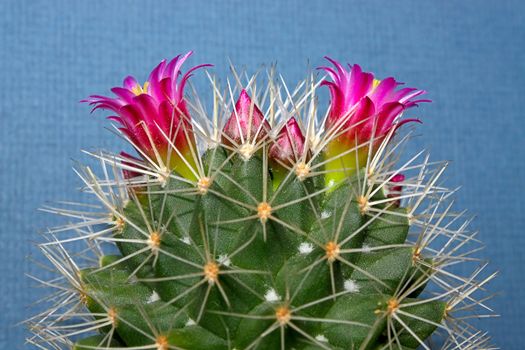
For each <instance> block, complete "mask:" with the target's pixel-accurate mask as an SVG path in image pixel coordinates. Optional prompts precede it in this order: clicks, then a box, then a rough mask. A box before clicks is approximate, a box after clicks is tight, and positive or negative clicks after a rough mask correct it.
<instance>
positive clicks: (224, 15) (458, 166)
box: [0, 0, 525, 349]
mask: <svg viewBox="0 0 525 350" xmlns="http://www.w3.org/2000/svg"><path fill="white" fill-rule="evenodd" d="M523 13H525V3H524V2H523V1H520V0H515V1H481V0H468V1H467V0H464V1H367V2H364V1H348V0H341V1H304V0H293V1H257V2H247V1H158V0H157V1H150V2H146V1H140V2H139V1H122V0H121V1H112V2H109V1H108V2H102V1H93V0H90V1H71V0H59V1H37V0H31V1H29V0H28V1H21V0H3V1H1V2H0V38H1V39H0V40H1V45H0V82H1V85H0V86H1V87H0V115H1V127H0V140H1V141H0V150H1V152H0V160H1V162H0V166H1V168H0V184H1V186H2V190H1V191H0V198H1V202H0V234H1V239H0V249H1V253H0V269H1V271H0V276H1V277H0V281H1V282H0V325H1V330H0V348H2V349H18V348H22V347H23V341H24V337H25V335H26V332H25V330H24V329H23V327H19V326H15V324H16V323H17V322H19V321H21V320H23V319H24V318H26V317H28V316H29V315H30V314H31V310H28V309H27V308H26V306H27V305H28V304H29V303H30V302H31V301H34V300H35V299H36V298H37V297H38V296H41V295H42V294H41V293H42V291H41V290H39V289H35V288H32V285H33V283H32V282H31V281H30V280H29V279H28V278H25V277H24V273H29V274H35V273H36V274H40V273H41V272H40V271H41V270H40V269H38V268H37V267H36V265H35V264H34V263H33V262H31V260H30V259H27V256H28V255H30V254H34V253H35V250H34V249H32V248H31V243H30V241H34V240H37V239H38V235H37V231H39V230H42V229H43V228H45V227H46V226H51V225H55V224H57V223H59V220H58V219H57V218H55V217H52V216H49V215H45V214H42V213H39V212H37V211H36V208H38V207H39V206H40V205H41V204H43V203H44V202H45V201H47V200H69V199H71V200H79V199H81V196H80V195H79V194H78V193H77V192H75V187H76V186H78V185H79V181H78V179H76V177H75V175H74V174H73V172H72V171H71V166H72V161H71V158H75V159H78V158H80V159H82V155H81V153H80V149H81V148H90V147H97V148H100V147H102V148H107V149H112V150H118V149H119V147H120V145H121V143H120V142H119V141H118V140H116V138H115V137H113V136H112V135H111V134H110V133H109V132H107V131H106V130H104V128H103V126H104V125H107V124H105V123H104V122H103V118H102V116H101V115H97V116H96V117H91V116H90V115H89V111H88V108H87V107H86V106H83V105H80V104H79V103H78V101H79V100H80V99H81V98H83V97H85V96H87V95H89V94H91V93H105V92H107V90H108V88H109V87H110V86H113V85H117V84H119V83H120V81H121V79H122V78H123V77H124V76H125V75H126V74H130V73H134V74H136V75H138V76H139V77H140V78H145V75H146V73H147V72H148V70H149V69H150V68H151V67H152V66H153V65H154V64H156V63H157V62H158V61H159V60H160V59H161V58H164V57H172V56H173V55H175V54H177V53H180V52H185V51H186V50H189V49H193V50H195V51H196V55H195V57H194V58H193V59H192V62H194V63H195V62H212V63H214V64H216V68H215V70H216V72H217V74H218V75H219V76H222V77H225V76H226V74H227V64H228V57H229V58H231V60H232V61H233V62H234V63H237V64H245V65H246V66H247V67H248V68H249V69H250V70H251V71H255V70H256V69H257V68H258V67H259V65H260V64H261V63H269V62H272V61H275V60H277V61H278V63H279V67H280V72H281V73H283V75H284V76H285V77H286V78H287V79H288V80H289V81H292V82H293V81H297V80H298V79H299V78H301V77H302V75H303V74H304V72H305V70H306V66H307V60H308V59H310V60H311V61H310V62H311V64H312V65H318V64H320V63H321V58H322V56H323V55H325V54H328V55H331V56H332V57H334V58H337V59H339V60H342V61H348V62H359V63H361V64H362V66H363V67H364V68H365V69H367V70H370V71H374V72H376V73H377V74H378V75H379V76H385V75H387V74H392V75H395V76H396V77H397V78H399V79H400V80H402V81H406V82H407V83H409V84H410V85H412V86H417V87H420V88H424V89H426V90H428V91H429V92H430V94H429V96H430V97H431V98H432V99H433V100H434V103H432V104H430V105H426V106H422V107H420V108H419V109H417V110H413V111H412V112H411V113H412V115H415V116H420V117H421V118H422V119H423V120H424V124H423V125H422V126H421V127H420V128H419V130H420V132H421V133H422V134H423V137H420V138H419V139H416V140H415V141H414V142H413V143H412V145H411V147H412V150H416V149H418V148H422V147H428V148H430V149H431V150H432V154H433V158H434V159H448V160H452V161H453V162H452V164H451V167H450V169H449V170H448V178H449V179H448V184H449V185H450V186H451V187H455V186H458V185H461V186H462V187H463V188H462V190H461V191H460V193H459V200H458V203H459V205H460V206H461V207H464V208H468V209H469V210H470V211H471V212H472V213H477V214H478V218H477V220H476V221H475V223H474V226H475V227H476V228H477V229H479V230H480V231H481V233H480V238H481V239H483V240H484V241H485V242H486V244H487V249H486V251H485V252H484V256H485V257H487V258H488V259H490V260H491V261H492V266H493V268H494V269H498V270H501V276H500V277H499V278H498V279H497V280H496V281H495V282H494V283H492V284H491V287H490V288H491V289H492V290H494V291H499V292H501V296H499V297H497V298H496V299H495V300H494V301H493V302H492V303H491V305H492V306H493V307H494V308H495V310H496V311H497V312H499V313H501V314H502V317H501V318H499V319H495V320H488V321H486V322H483V325H484V328H485V329H486V330H488V331H489V332H490V333H492V335H493V336H494V338H495V341H496V343H497V344H498V345H500V346H501V347H502V348H504V349H521V348H522V347H521V343H522V341H521V340H520V336H523V333H522V329H524V328H525V323H524V321H523V320H524V319H525V318H524V317H523V313H524V312H525V307H524V306H525V292H524V288H523V286H524V284H523V279H522V276H523V268H524V261H525V258H524V256H525V255H524V254H523V252H522V251H521V250H522V249H524V248H525V246H524V243H525V235H524V234H523V228H524V227H525V219H524V217H525V216H524V215H523V209H524V208H523V202H522V201H521V200H520V197H519V196H520V195H522V193H523V190H524V186H523V182H524V180H525V178H524V176H525V166H524V158H523V152H524V146H525V141H524V137H523V135H524V132H525V128H524V124H525V123H524V119H523V118H524V116H523V113H522V103H523V90H524V88H525V77H524V72H525V42H524V41H525V28H524V24H523V23H524V18H523ZM202 80H203V79H202ZM520 276H521V277H520Z"/></svg>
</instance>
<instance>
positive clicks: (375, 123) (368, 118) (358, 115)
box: [320, 57, 429, 144]
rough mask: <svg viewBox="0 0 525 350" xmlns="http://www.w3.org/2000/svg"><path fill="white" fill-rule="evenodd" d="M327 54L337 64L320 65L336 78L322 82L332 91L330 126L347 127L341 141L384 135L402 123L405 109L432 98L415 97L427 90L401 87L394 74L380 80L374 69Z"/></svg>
mask: <svg viewBox="0 0 525 350" xmlns="http://www.w3.org/2000/svg"><path fill="white" fill-rule="evenodd" d="M325 58H326V59H327V60H328V61H330V62H331V63H332V64H333V65H334V67H335V69H334V68H332V67H320V69H323V70H325V71H326V72H328V75H329V76H330V78H331V79H332V81H327V80H325V81H323V82H322V85H326V86H327V87H328V88H329V89H330V95H331V107H330V111H329V115H328V118H327V120H326V128H327V130H330V129H334V128H337V129H338V130H340V131H344V132H343V136H344V137H343V138H342V139H340V140H339V141H350V142H351V143H352V144H356V143H357V144H362V143H365V142H368V141H369V140H370V138H371V137H372V136H374V138H381V137H382V136H384V135H385V134H387V133H388V132H389V131H390V130H391V129H392V128H393V127H399V124H400V123H399V124H397V125H396V124H395V122H396V121H397V118H398V117H399V116H400V115H401V113H402V112H403V111H404V110H405V109H407V108H410V107H413V106H416V105H417V104H418V103H419V102H429V100H423V99H419V100H415V98H416V97H418V96H420V95H422V94H424V93H425V91H423V90H418V89H414V88H402V89H397V88H398V86H399V85H401V83H399V82H397V81H396V80H395V79H394V78H392V77H389V78H385V79H383V80H381V81H379V80H377V79H374V75H373V74H372V73H367V72H363V71H362V70H361V67H360V66H359V65H357V64H355V65H354V66H352V67H350V65H349V68H350V70H348V71H347V70H345V68H344V67H343V66H342V65H341V64H340V63H339V62H337V61H335V60H333V59H331V58H329V57H325ZM412 121H413V119H412ZM405 122H406V121H405ZM356 141H357V142H356Z"/></svg>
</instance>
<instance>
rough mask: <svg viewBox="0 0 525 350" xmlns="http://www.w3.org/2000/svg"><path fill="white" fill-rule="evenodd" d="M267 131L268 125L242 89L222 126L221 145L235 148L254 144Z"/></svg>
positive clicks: (265, 134) (262, 137)
mask: <svg viewBox="0 0 525 350" xmlns="http://www.w3.org/2000/svg"><path fill="white" fill-rule="evenodd" d="M269 130H270V124H269V123H268V121H267V120H266V119H264V115H263V114H262V112H261V110H260V109H259V107H257V105H256V104H255V103H253V102H252V99H251V98H250V96H249V95H248V93H247V92H246V90H244V89H243V90H242V91H241V94H240V95H239V99H238V100H237V102H236V103H235V111H234V112H232V114H231V116H230V118H228V120H227V121H226V124H225V125H224V129H223V137H222V139H223V143H225V144H227V145H232V144H234V145H235V146H241V145H244V144H248V143H251V144H256V143H258V142H259V141H260V140H262V139H264V138H265V137H266V136H267V134H268V131H269Z"/></svg>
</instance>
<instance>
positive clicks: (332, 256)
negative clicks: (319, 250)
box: [325, 241, 341, 263]
mask: <svg viewBox="0 0 525 350" xmlns="http://www.w3.org/2000/svg"><path fill="white" fill-rule="evenodd" d="M325 251H326V259H327V260H328V262H329V263H333V262H334V261H335V260H337V258H338V257H339V252H340V251H341V248H340V247H339V245H338V244H337V243H335V242H334V241H330V242H328V243H326V245H325Z"/></svg>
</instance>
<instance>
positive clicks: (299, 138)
mask: <svg viewBox="0 0 525 350" xmlns="http://www.w3.org/2000/svg"><path fill="white" fill-rule="evenodd" d="M304 143H305V138H304V135H303V132H302V131H301V128H300V127H299V124H297V121H296V120H295V118H293V117H292V118H290V119H289V120H288V122H287V123H286V124H285V125H284V126H283V127H282V128H281V130H280V131H279V134H278V135H277V137H276V139H275V141H274V143H273V144H272V145H271V146H270V149H269V150H268V157H269V158H270V159H272V160H275V161H277V162H280V163H282V164H284V165H287V166H293V164H295V163H297V162H299V161H300V160H301V158H302V156H303V153H304Z"/></svg>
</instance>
